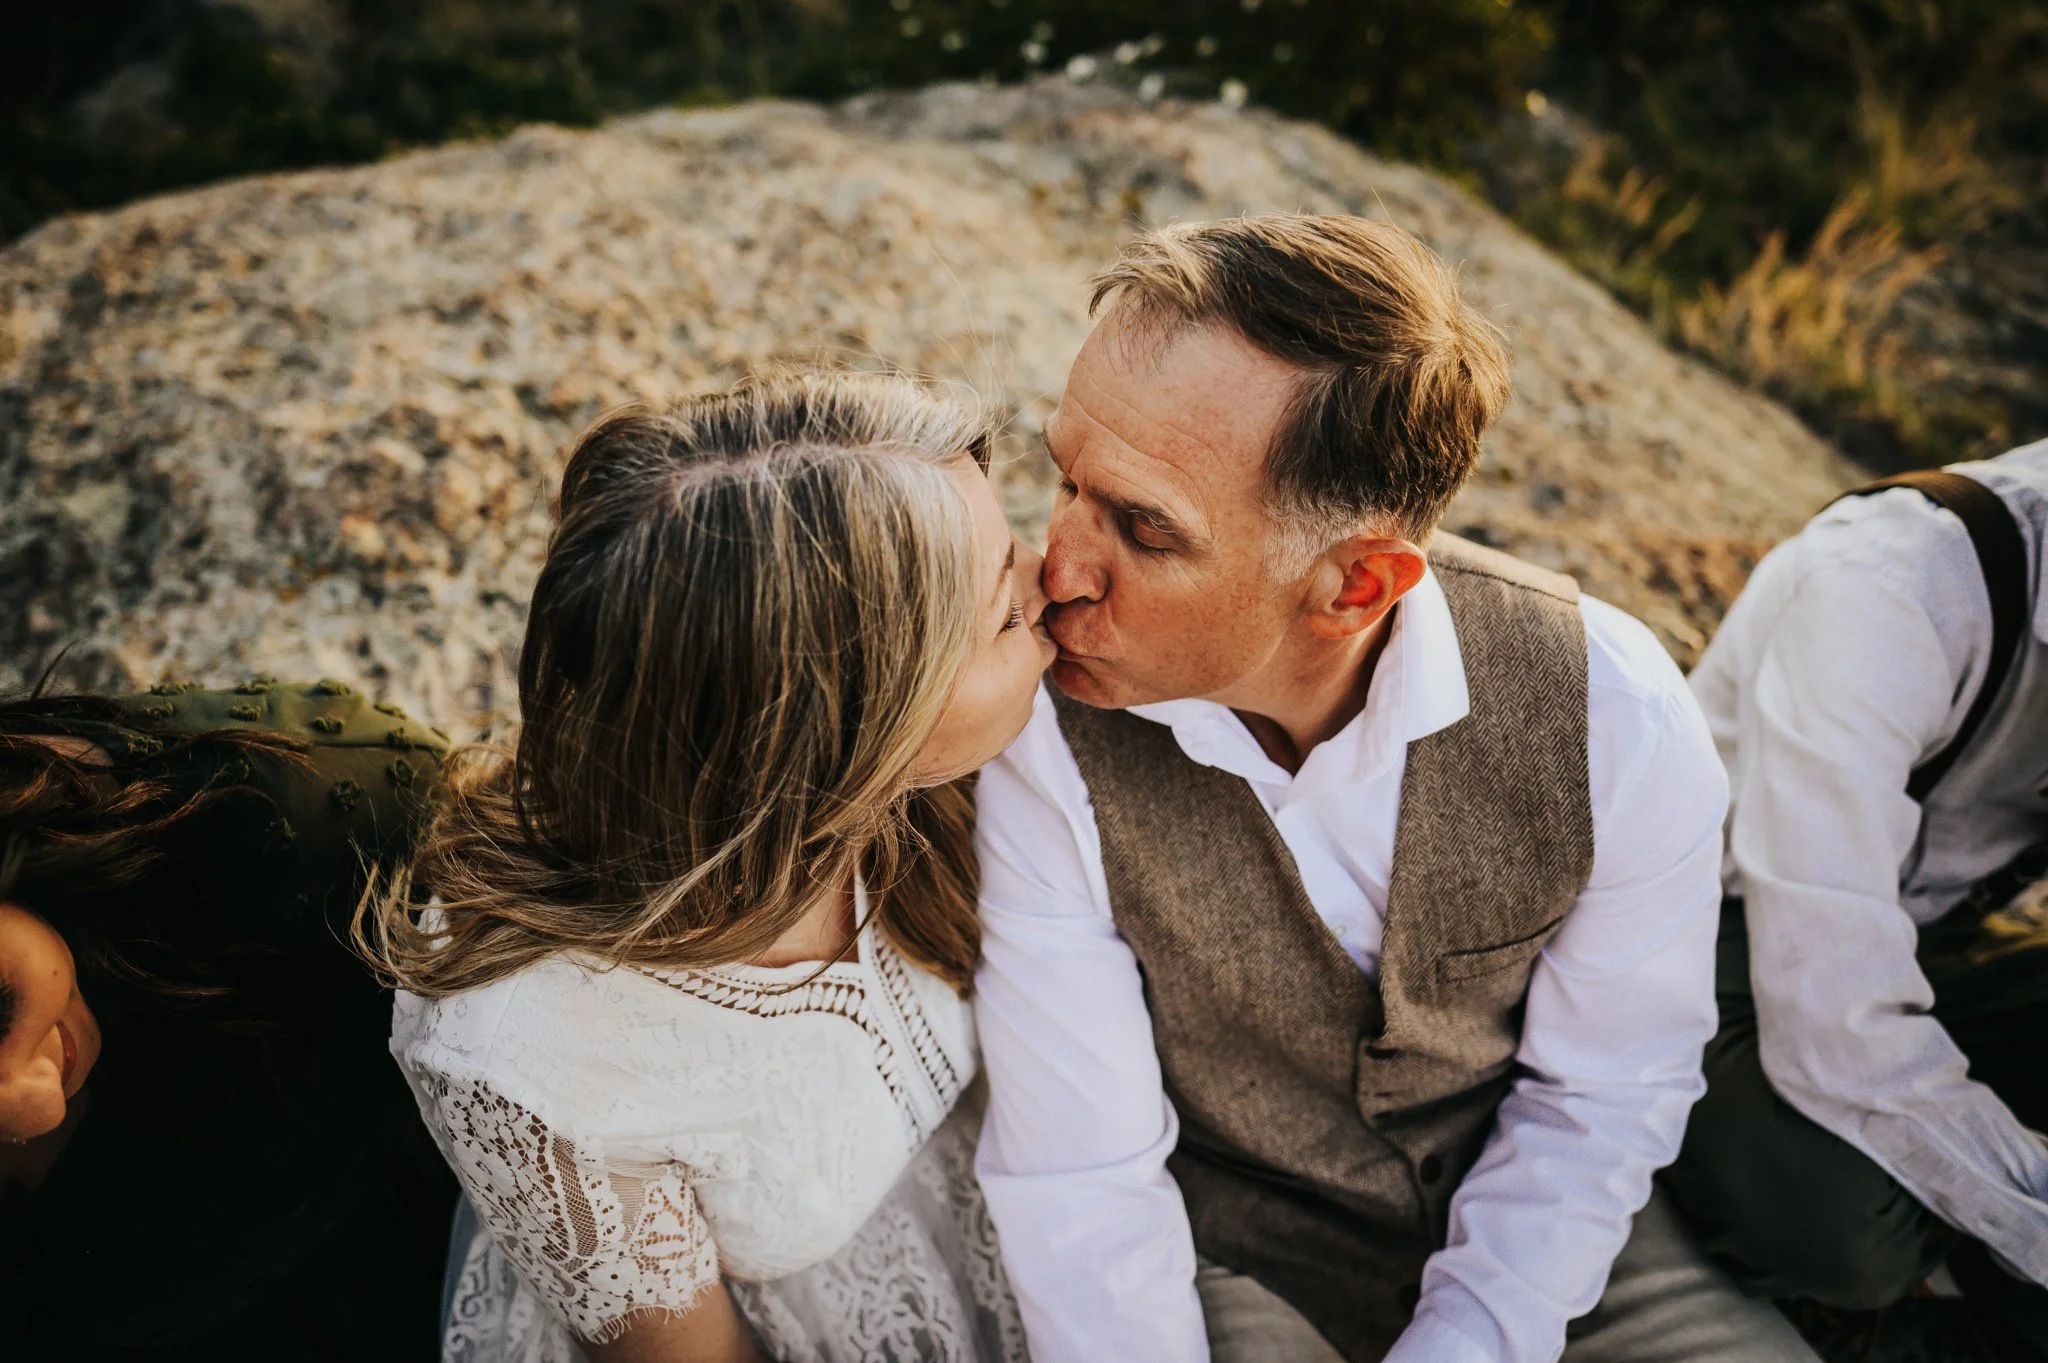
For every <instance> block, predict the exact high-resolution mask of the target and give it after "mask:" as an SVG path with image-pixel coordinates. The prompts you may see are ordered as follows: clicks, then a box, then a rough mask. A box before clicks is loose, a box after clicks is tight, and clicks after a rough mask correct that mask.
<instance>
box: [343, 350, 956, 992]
mask: <svg viewBox="0 0 2048 1363" xmlns="http://www.w3.org/2000/svg"><path fill="white" fill-rule="evenodd" d="M989 447H990V432H989V429H988V427H987V426H986V425H985V424H984V423H983V422H982V421H981V420H980V419H978V418H976V417H974V416H972V415H970V414H968V413H967V412H965V411H964V410H962V409H961V408H959V407H958V406H956V405H954V404H952V403H950V402H948V401H945V400H943V399H941V398H938V397H936V396H934V395H932V394H931V393H929V392H927V391H925V390H924V389H923V388H922V387H920V386H919V385H918V384H916V383H914V382H912V381H910V380H908V379H905V378H900V377H893V376H879V375H851V374H830V375H824V374H799V375H784V376H779V377H772V378H763V379H756V380H752V381H749V382H747V383H745V384H743V385H741V386H740V387H738V388H736V389H733V390H731V391H729V392H725V393H721V394H717V395H714V396H709V397H703V398H698V399H695V400H692V401H689V402H685V403H683V404H681V405H679V406H676V407H674V408H671V409H669V410H667V411H661V412H656V411H650V410H645V409H633V410H628V411H625V412H622V413H619V414H616V415H613V416H611V417H609V418H607V419H605V420H604V421H602V422H600V423H599V424H598V425H597V426H596V427H595V428H594V429H592V430H591V431H590V432H589V433H588V434H586V435H585V436H584V437H583V438H582V440H581V441H580V442H579V443H578V445H577V447H576V449H575V450H574V452H573V454H572V455H571V457H570V459H569V463H568V467H567V469H566V471H565V473H564V474H563V479H562V491H561V500H560V507H559V513H558V523H557V527H556V530H555V534H554V538H553V540H552V542H551V543H550V545H549V547H548V553H547V560H546V563H545V564H544V566H543V567H542V569H541V573H540V577H539V580H538V581H537V582H536V584H535V586H534V591H533V600H532V604H531V606H530V607H529V610H528V614H527V623H526V639H525V645H524V648H523V650H522V652H521V655H520V662H519V708H520V717H519V718H520V723H519V728H518V731H517V735H516V738H515V740H514V743H513V745H512V747H511V750H510V752H509V753H507V752H504V751H501V750H492V749H486V748H478V747H471V748H467V749H464V750H460V751H458V752H457V753H456V754H454V755H453V757H452V758H451V760H450V762H449V763H448V765H447V777H446V787H445V793H444V796H443V800H442V805H441V808H440V811H439V813H438V814H437V815H436V817H435V820H434V822H433V823H432V825H431V826H430V828H429V830H428V832H427V834H426V836H425V839H424V841H423V843H422V847H421V852H420V854H419V856H418V858H417V859H416V860H415V862H414V863H413V865H412V867H411V869H410V872H409V873H408V875H405V876H401V877H400V878H398V879H397V880H396V881H395V882H393V883H389V884H387V885H385V886H384V887H383V888H382V890H381V892H380V893H378V894H377V895H376V896H375V897H374V900H372V901H369V902H367V903H366V910H365V912H364V913H360V914H359V915H358V919H357V935H358V940H359V942H361V944H362V946H363V949H364V950H365V951H366V952H367V953H368V954H369V955H370V956H371V958H372V959H373V960H374V961H375V962H376V963H377V964H378V965H379V966H380V967H381V969H382V971H383V973H384V974H385V976H386V977H387V978H388V979H389V980H390V981H391V982H392V983H394V984H396V985H397V986H399V987H400V988H403V989H407V990H410V991H412V992H414V993H417V994H422V995H428V996H438V995H447V994H453V993H457V992H459V991H462V990H466V989H473V988H476V987H478V986H480V985H483V984H487V983H489V982H491V981H493V980H497V979H500V978H502V977H504V976H506V975H509V974H511V973H513V972H515V971H518V970H520V969H522V968H524V967H526V966H529V965H532V964H534V963H536V962H538V961H541V960H542V959H544V958H546V957H549V956H551V955H554V954H556V953H558V952H576V953H582V954H584V955H586V956H587V957H594V958H596V959H598V960H600V961H602V962H604V963H607V964H611V965H620V964H633V965H644V966H660V967H668V968H679V967H680V968H690V967H702V966H709V965H716V964H724V963H729V962H734V961H743V960H747V959H749V958H751V957H753V956H756V955H758V954H759V953H761V952H762V951H764V950H765V949H767V948H768V947H769V946H770V945H771V944H772V943H773V942H775V941H776V939H777V938H779V937H781V936H782V935H783V934H784V933H785V932H787V931H788V930H789V929H790V928H791V927H792V926H794V925H795V924H796V923H797V922H798V921H799V920H800V919H801V918H802V917H803V915H804V914H805V913H806V912H807V911H808V910H809V909H810V908H811V907H812V906H814V905H815V904H816V903H817V902H818V900H819V897H820V896H821V895H822V894H825V893H829V892H832V891H833V890H835V889H837V888H839V887H843V886H844V885H846V884H847V883H848V881H849V879H850V878H851V877H852V876H853V875H855V874H856V873H858V874H859V875H860V876H861V877H862V878H863V881H864V884H865V885H866V887H867V890H868V893H869V902H870V905H871V912H873V913H874V914H877V915H879V921H880V924H881V927H882V929H883V930H884V931H885V932H886V933H887V935H888V936H889V938H890V940H891V941H892V942H893V943H894V944H895V946H896V947H897V948H898V949H899V950H900V951H901V952H902V953H903V954H904V955H905V956H907V957H908V958H910V959H911V960H914V961H916V962H918V963H919V964H921V965H923V966H925V967H926V968H928V969H930V970H932V971H933V972H935V973H937V974H938V975H940V976H941V977H942V978H944V979H945V980H947V981H948V982H949V983H951V984H952V985H953V986H954V987H955V988H956V989H959V990H960V991H962V992H963V993H964V992H965V991H966V989H967V988H968V986H969V983H970V981H971V979H972V975H973V970H974V965H975V962H976V959H977V957H978V954H979V951H980V937H979V929H978V924H977V921H976V918H975V905H974V899H975V888H976V887H975V875H974V864H973V856H972V851H971V848H970V845H969V844H970V839H971V834H972V801H971V795H970V792H969V791H968V789H967V788H966V787H965V786H964V785H962V784H957V783H956V784H950V785H945V786H939V787H931V788H921V787H920V786H919V785H918V783H917V781H916V779H915V774H914V771H913V766H914V759H915V757H916V754H917V753H918V751H919V749H920V748H921V746H922V745H923V743H924V742H925V740H926V738H927V737H928V736H929V735H930V734H931V732H932V730H933V729H934V728H935V727H936V725H937V724H938V721H939V718H940V716H941V714H942V712H943V711H944V708H945V706H946V703H947V700H948V698H949V695H950V693H951V691H952V689H953V686H954V683H955V681H956V679H957V678H958V676H959V673H960V670H961V668H962V666H963V665H964V663H965V661H966V658H967V656H968V653H969V651H970V649H971V648H972V643H973V638H974V629H975V601H974V582H975V572H974V554H973V544H974V531H973V523H972V521H971V519H970V516H969V512H968V508H967V506H966V503H965V501H964V500H963V499H962V498H961V497H960V495H959V493H958V491H957V490H956V489H955V488H954V487H953V486H952V485H951V482H950V479H949V475H948V473H947V469H948V467H949V466H950V465H953V464H954V463H955V462H956V461H958V460H961V459H972V460H974V461H976V462H977V463H978V464H980V465H981V466H983V467H984V468H985V467H986V466H987V461H988V454H989ZM426 895H432V896H433V897H434V899H435V901H436V904H437V912H436V913H435V914H433V915H432V916H423V915H422V913H421V903H422V900H423V898H424V897H425V896H426Z"/></svg>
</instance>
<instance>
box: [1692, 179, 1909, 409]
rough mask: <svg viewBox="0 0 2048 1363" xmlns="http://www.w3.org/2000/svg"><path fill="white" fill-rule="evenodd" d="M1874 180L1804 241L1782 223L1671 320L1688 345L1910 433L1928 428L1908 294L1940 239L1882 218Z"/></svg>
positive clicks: (1785, 390)
mask: <svg viewBox="0 0 2048 1363" xmlns="http://www.w3.org/2000/svg"><path fill="white" fill-rule="evenodd" d="M1872 202H1873V196H1872V195H1871V194H1870V193H1869V192H1868V191H1867V190H1863V189H1858V190H1855V191H1852V192H1851V193H1850V194H1849V195H1848V196H1847V197H1846V198H1844V199H1842V200H1841V201H1840V202H1839V203H1837V204H1836V205H1835V207H1834V210H1833V211H1832V212H1830V213H1829V214H1828V216H1827V220H1826V221H1825V222H1823V223H1822V224H1821V229H1820V231H1819V232H1817V233H1815V234H1814V238H1813V240H1812V241H1811V242H1810V243H1809V244H1808V245H1807V248H1806V250H1805V251H1803V252H1801V253H1799V254H1798V255H1797V256H1793V255H1791V254H1788V252H1787V251H1786V249H1785V234H1784V233H1783V232H1782V231H1779V232H1773V233H1771V234H1770V236H1769V237H1767V238H1766V239H1765V241H1764V245H1763V249H1762V250H1761V251H1759V252H1758V253H1757V257H1756V259H1755V260H1753V261H1751V262H1750V264H1749V266H1748V268H1746V269H1744V270H1743V272H1742V273H1741V274H1740V275H1738V276H1736V277H1735V279H1734V280H1733V281H1731V282H1730V283H1729V284H1728V286H1727V287H1726V288H1717V287H1715V286H1713V285H1711V284H1710V285H1707V286H1706V287H1704V288H1703V289H1701V290H1700V292H1699V294H1698V295H1697V296H1696V297H1694V298H1691V299H1688V300H1685V301H1683V302H1681V303H1679V304H1678V305H1677V306H1676V307H1675V309H1674V310H1673V317H1672V323H1673V326H1674V329H1675V331H1676V333H1677V335H1678V337H1679V339H1680V340H1682V341H1683V342H1684V343H1685V344H1686V346H1687V347H1688V348H1690V349H1691V350H1693V351H1695V352H1696V353H1698V354H1700V355H1703V356H1705V357H1706V358H1708V359H1710V360H1712V361H1714V362H1715V363H1716V364H1718V365H1720V366H1721V367H1722V368H1723V369H1726V370H1728V371H1729V372H1730V373H1734V374H1738V375H1741V376H1742V377H1744V378H1746V379H1747V380H1749V381H1750V382H1751V383H1753V384H1756V385H1757V386H1758V387H1760V388H1763V389H1765V390H1766V391H1768V392H1771V393H1774V394H1776V395H1778V396H1779V397H1782V398H1786V399H1789V400H1791V401H1793V402H1795V403H1797V404H1799V405H1801V406H1804V407H1809V408H1810V407H1812V406H1814V405H1826V406H1830V407H1832V406H1836V405H1839V404H1846V405H1848V406H1849V407H1851V408H1853V409H1855V410H1856V414H1857V415H1858V416H1878V417H1882V418H1883V419H1884V420H1886V421H1887V422H1889V423H1891V424H1892V425H1893V427H1895V428H1896V429H1897V430H1898V431H1899V433H1900V435H1901V437H1902V438H1904V439H1905V440H1907V441H1908V442H1913V441H1917V440H1919V439H1920V438H1921V437H1922V436H1924V435H1925V421H1924V417H1923V414H1922V411H1921V406H1920V404H1919V403H1918V402H1916V401H1915V400H1914V394H1913V393H1912V391H1911V388H1910V386H1909V385H1908V384H1906V383H1905V382H1903V381H1902V380H1903V374H1902V368H1903V366H1902V351H1903V346H1904V340H1905V338H1904V336H1903V335H1902V334H1901V333H1900V332H1899V331H1898V330H1897V329H1896V328H1894V327H1893V326H1892V325H1891V323H1892V321H1893V319H1894V317H1895V315H1896V312H1897V305H1898V301H1899V297H1900V295H1902V294H1903V293H1905V291H1906V290H1907V289H1908V288H1910V287H1912V286H1913V285H1914V284H1915V283H1917V282H1919V281H1920V280H1921V279H1923V278H1925V277H1926V276H1927V275H1928V273H1929V272H1930V271H1932V270H1933V269H1934V267H1935V266H1936V265H1938V264H1940V262H1941V259H1942V249H1941V247H1940V246H1939V245H1933V246H1925V247H1920V248H1917V249H1916V248H1913V247H1910V246H1908V245H1907V243H1906V238H1905V233H1904V231H1903V229H1902V228H1901V226H1900V225H1899V223H1898V222H1897V221H1896V220H1885V219H1882V218H1878V217H1876V216H1875V215H1874V214H1873V212H1872Z"/></svg>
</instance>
